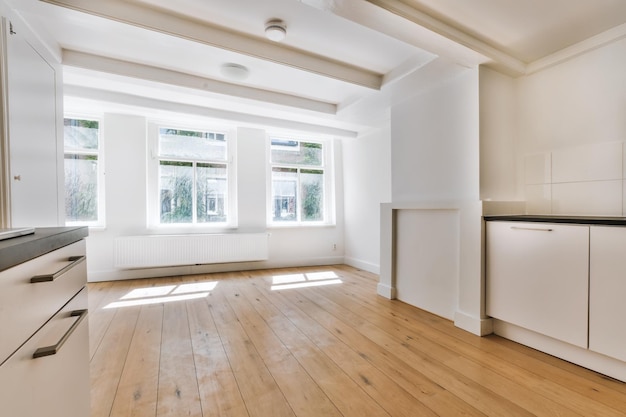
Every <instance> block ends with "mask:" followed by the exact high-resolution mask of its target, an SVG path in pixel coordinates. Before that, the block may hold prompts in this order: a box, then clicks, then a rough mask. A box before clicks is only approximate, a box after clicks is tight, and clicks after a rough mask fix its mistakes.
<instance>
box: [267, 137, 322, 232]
mask: <svg viewBox="0 0 626 417" xmlns="http://www.w3.org/2000/svg"><path fill="white" fill-rule="evenodd" d="M329 147H330V143H329V142H314V141H300V140H295V139H290V138H289V139H286V138H279V137H271V138H270V165H271V182H272V184H271V198H270V201H271V207H270V216H271V219H270V221H271V223H273V224H275V225H278V224H285V225H287V224H326V223H330V221H331V215H330V210H329V207H330V198H329V196H330V193H329V192H328V189H329V184H330V181H329V178H330V173H329V171H330V169H329V164H328V161H329V160H330V159H331V158H329V157H328V155H329V149H328V148H329Z"/></svg>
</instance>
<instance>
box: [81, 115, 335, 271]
mask: <svg viewBox="0 0 626 417" xmlns="http://www.w3.org/2000/svg"><path fill="white" fill-rule="evenodd" d="M194 123H197V121H196V122H194ZM206 123H207V127H209V128H210V127H211V126H212V123H213V122H212V121H208V120H207V121H206ZM147 125H148V119H147V118H146V117H144V116H138V115H130V114H111V113H107V114H105V115H104V118H103V123H102V129H103V130H102V135H103V136H102V138H103V141H104V146H105V149H104V150H105V167H106V175H105V178H106V228H105V229H103V230H97V229H93V230H91V231H90V236H89V237H88V238H87V242H88V243H87V252H88V259H89V261H88V275H89V280H90V281H102V280H117V279H128V278H144V277H153V276H167V275H179V274H193V273H206V272H217V271H232V270H246V269H258V268H276V267H287V266H299V265H328V264H335V263H342V262H343V247H344V244H343V199H342V191H343V188H342V187H343V185H342V179H343V177H342V172H341V146H340V143H339V141H335V145H334V152H335V154H336V156H337V161H338V163H337V167H336V172H335V175H336V179H337V186H336V196H335V197H336V206H337V219H336V226H324V227H307V228H273V229H267V227H266V223H267V216H266V213H267V207H266V186H267V172H266V165H265V161H266V158H265V155H266V145H265V138H266V132H265V130H264V129H262V128H251V127H240V128H238V129H236V132H237V149H236V154H237V184H238V185H237V188H238V190H237V197H238V199H237V200H238V201H237V202H238V214H239V218H238V220H239V228H238V230H233V232H264V231H267V232H268V233H270V240H269V242H270V245H269V260H268V261H262V262H245V263H232V264H215V265H198V266H184V267H170V268H153V269H134V270H124V269H117V268H115V266H114V242H115V239H116V238H117V237H120V236H134V235H145V234H159V233H163V231H159V230H156V229H149V228H148V226H147V223H148V221H147V206H146V204H147V203H146V195H147V185H146V184H147V149H148V146H147V134H148V128H147ZM194 126H196V125H194ZM309 135H310V134H309ZM221 232H224V230H221ZM226 232H228V231H226ZM335 247H336V249H334V248H335Z"/></svg>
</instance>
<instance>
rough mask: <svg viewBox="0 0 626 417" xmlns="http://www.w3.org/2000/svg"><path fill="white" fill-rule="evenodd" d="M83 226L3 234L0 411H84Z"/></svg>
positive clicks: (75, 414)
mask: <svg viewBox="0 0 626 417" xmlns="http://www.w3.org/2000/svg"><path fill="white" fill-rule="evenodd" d="M87 235H88V229H87V228H86V227H51V228H36V229H34V233H32V234H27V235H24V236H20V237H14V238H11V239H6V240H1V241H0V331H1V332H0V416H2V417H4V416H7V417H38V416H46V417H88V416H89V412H90V398H89V394H90V388H89V384H90V381H89V330H88V320H87V307H88V306H87V304H88V303H87V289H86V287H85V284H86V283H87V265H86V262H87V261H86V245H85V239H84V238H85V237H87Z"/></svg>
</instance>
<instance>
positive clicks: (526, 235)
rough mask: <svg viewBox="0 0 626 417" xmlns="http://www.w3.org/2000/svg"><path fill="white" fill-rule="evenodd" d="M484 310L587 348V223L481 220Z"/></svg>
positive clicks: (535, 330) (529, 328) (491, 314)
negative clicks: (564, 223)
mask: <svg viewBox="0 0 626 417" xmlns="http://www.w3.org/2000/svg"><path fill="white" fill-rule="evenodd" d="M486 245H487V246H486V254H487V256H486V313H487V315H489V316H491V317H494V318H496V319H499V320H502V321H505V322H508V323H512V324H515V325H517V326H520V327H522V328H525V329H528V330H532V331H534V332H537V333H540V334H543V335H546V336H549V337H552V338H554V339H558V340H561V341H564V342H567V343H570V344H572V345H575V346H579V347H582V348H587V333H588V295H589V291H588V285H589V279H588V262H589V226H587V225H563V224H552V223H534V222H533V223H530V222H528V223H527V222H506V221H490V222H487V224H486Z"/></svg>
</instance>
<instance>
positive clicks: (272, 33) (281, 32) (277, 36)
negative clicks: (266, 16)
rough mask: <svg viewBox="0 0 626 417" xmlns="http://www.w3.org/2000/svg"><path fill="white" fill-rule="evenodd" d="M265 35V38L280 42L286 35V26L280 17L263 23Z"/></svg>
mask: <svg viewBox="0 0 626 417" xmlns="http://www.w3.org/2000/svg"><path fill="white" fill-rule="evenodd" d="M265 36H266V37H267V39H269V40H271V41H274V42H280V41H282V40H283V39H285V36H287V26H285V22H283V21H282V20H280V19H272V20H270V21H268V22H267V23H266V24H265Z"/></svg>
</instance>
